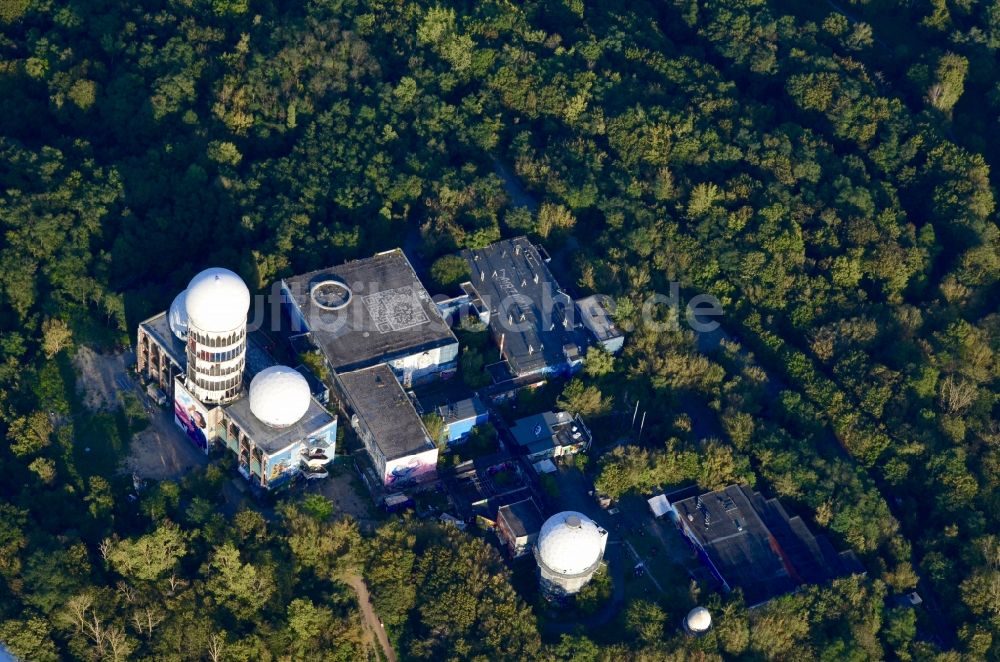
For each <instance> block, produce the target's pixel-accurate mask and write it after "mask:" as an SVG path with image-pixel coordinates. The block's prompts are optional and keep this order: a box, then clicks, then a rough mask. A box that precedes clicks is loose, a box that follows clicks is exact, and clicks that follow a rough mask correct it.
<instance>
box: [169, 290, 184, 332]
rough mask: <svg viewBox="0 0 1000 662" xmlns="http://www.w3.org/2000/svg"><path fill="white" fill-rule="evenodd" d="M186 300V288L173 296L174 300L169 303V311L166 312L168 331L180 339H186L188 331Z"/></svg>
mask: <svg viewBox="0 0 1000 662" xmlns="http://www.w3.org/2000/svg"><path fill="white" fill-rule="evenodd" d="M186 302H187V290H184V291H182V292H181V293H180V294H178V295H177V296H175V297H174V302H173V303H172V304H170V312H168V313H167V323H168V324H170V331H171V332H173V334H174V335H175V336H177V337H178V338H180V339H181V340H185V339H187V333H188V315H187V303H186Z"/></svg>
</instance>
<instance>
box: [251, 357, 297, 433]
mask: <svg viewBox="0 0 1000 662" xmlns="http://www.w3.org/2000/svg"><path fill="white" fill-rule="evenodd" d="M311 398H312V394H311V393H310V391H309V382H307V381H306V378H305V377H303V376H302V375H301V374H299V372H298V371H297V370H295V369H294V368H289V367H288V366H284V365H276V366H272V367H270V368H267V369H265V370H261V371H260V372H259V373H257V375H256V376H255V377H254V378H253V381H251V382H250V411H252V412H253V415H254V416H256V417H257V418H259V419H260V420H261V421H262V422H264V423H266V424H267V425H270V426H271V427H274V428H285V427H288V426H289V425H294V424H295V423H298V421H299V419H301V418H302V417H303V416H305V413H306V411H308V410H309V401H310V399H311Z"/></svg>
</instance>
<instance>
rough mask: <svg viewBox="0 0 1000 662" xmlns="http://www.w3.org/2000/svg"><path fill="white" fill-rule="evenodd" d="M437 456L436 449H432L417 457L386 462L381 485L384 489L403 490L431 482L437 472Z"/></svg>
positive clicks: (412, 456) (411, 456)
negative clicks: (417, 484)
mask: <svg viewBox="0 0 1000 662" xmlns="http://www.w3.org/2000/svg"><path fill="white" fill-rule="evenodd" d="M437 455H438V451H437V449H436V448H432V449H431V450H428V451H424V452H422V453H419V454H417V455H410V456H408V457H401V458H399V459H398V460H391V461H389V462H386V464H385V476H383V478H382V481H383V484H384V485H385V486H386V487H394V488H403V487H409V486H411V485H415V484H416V483H422V482H425V481H428V480H432V479H433V478H434V475H435V472H436V471H437Z"/></svg>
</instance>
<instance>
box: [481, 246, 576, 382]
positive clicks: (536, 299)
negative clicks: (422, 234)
mask: <svg viewBox="0 0 1000 662" xmlns="http://www.w3.org/2000/svg"><path fill="white" fill-rule="evenodd" d="M462 257H464V258H465V260H466V261H467V262H468V263H469V269H470V270H471V272H472V275H471V282H472V285H473V287H475V288H476V292H477V293H478V294H479V297H480V298H481V299H482V301H483V304H484V305H486V306H488V307H489V310H490V330H491V331H492V333H493V336H494V339H495V340H496V342H497V343H500V342H501V338H502V339H503V355H504V358H506V359H507V363H508V364H509V365H510V368H511V371H512V372H513V373H514V375H515V376H517V377H521V376H524V375H528V374H531V373H534V372H538V371H541V370H543V369H544V368H545V367H546V366H558V365H563V364H565V363H566V357H565V354H564V352H563V347H564V346H565V345H566V344H568V343H575V342H576V340H577V338H576V334H574V333H573V329H572V324H570V325H569V326H570V328H568V329H567V328H565V325H564V322H565V320H566V317H567V316H568V317H569V319H572V315H573V300H572V299H571V298H570V297H569V295H567V294H565V293H564V292H563V291H562V290H561V289H560V288H559V283H557V282H556V279H555V278H553V276H552V273H551V272H550V271H549V268H548V266H546V264H545V260H544V259H543V258H542V256H541V254H540V253H539V252H538V249H537V248H536V247H535V246H534V245H533V244H532V243H531V242H530V241H528V239H527V238H526V237H516V238H514V239H504V240H503V241H498V242H496V243H494V244H490V245H489V246H486V247H485V248H478V249H476V250H468V249H466V250H463V251H462Z"/></svg>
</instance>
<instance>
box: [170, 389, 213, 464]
mask: <svg viewBox="0 0 1000 662" xmlns="http://www.w3.org/2000/svg"><path fill="white" fill-rule="evenodd" d="M174 421H175V422H176V423H177V425H179V426H180V428H181V429H182V430H184V432H185V433H186V434H187V436H188V439H190V440H191V442H192V443H194V445H195V446H197V447H198V448H200V449H202V450H203V451H206V452H207V450H208V442H209V441H211V440H212V438H213V437H214V436H215V435H214V428H213V426H212V421H211V419H210V416H209V413H208V410H207V409H205V405H203V404H201V403H200V402H198V400H197V399H195V397H194V396H193V395H191V394H190V393H188V391H187V389H185V388H184V386H183V385H182V384H181V382H180V380H178V381H177V382H175V384H174Z"/></svg>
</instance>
